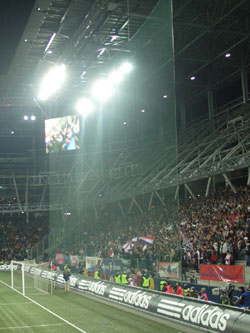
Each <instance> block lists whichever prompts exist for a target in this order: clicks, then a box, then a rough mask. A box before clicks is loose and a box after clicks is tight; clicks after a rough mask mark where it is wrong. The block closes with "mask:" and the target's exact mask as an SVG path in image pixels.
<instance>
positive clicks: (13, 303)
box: [0, 302, 32, 306]
mask: <svg viewBox="0 0 250 333" xmlns="http://www.w3.org/2000/svg"><path fill="white" fill-rule="evenodd" d="M28 303H32V302H12V303H0V306H5V305H7V306H8V305H19V304H20V305H22V304H28Z"/></svg>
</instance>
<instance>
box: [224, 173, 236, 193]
mask: <svg viewBox="0 0 250 333" xmlns="http://www.w3.org/2000/svg"><path fill="white" fill-rule="evenodd" d="M223 177H224V179H225V182H226V184H227V185H229V186H230V188H231V190H232V191H233V192H234V193H236V189H235V187H234V186H233V184H232V183H231V181H230V179H229V178H228V176H227V175H226V174H225V173H223Z"/></svg>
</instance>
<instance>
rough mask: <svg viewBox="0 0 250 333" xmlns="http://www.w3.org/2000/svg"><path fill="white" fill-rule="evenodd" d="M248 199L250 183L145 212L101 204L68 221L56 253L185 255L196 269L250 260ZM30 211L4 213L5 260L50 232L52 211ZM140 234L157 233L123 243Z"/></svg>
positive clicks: (1, 250) (1, 252)
mask: <svg viewBox="0 0 250 333" xmlns="http://www.w3.org/2000/svg"><path fill="white" fill-rule="evenodd" d="M249 202H250V189H249V187H237V188H236V192H235V193H234V192H233V191H232V190H231V189H230V188H228V187H227V188H225V189H222V190H219V191H217V192H216V193H211V194H210V196H208V197H201V196H199V197H197V198H196V199H192V198H187V199H186V200H183V202H180V204H179V205H177V202H172V203H171V204H170V202H169V201H168V205H166V206H163V205H161V204H159V205H155V206H152V207H151V209H150V211H147V210H146V211H145V212H144V213H142V214H141V213H139V214H134V213H133V214H129V215H128V216H122V215H121V214H120V215H118V214H117V212H113V213H112V210H111V213H110V211H108V210H106V209H105V208H103V207H102V208H101V209H99V210H96V211H95V216H93V214H92V216H90V215H88V214H86V215H85V217H84V219H83V220H82V221H80V222H79V221H78V223H75V221H73V220H72V223H68V226H67V228H68V229H65V230H63V231H64V232H65V236H64V237H63V241H62V242H61V243H60V239H59V238H58V244H57V248H56V252H60V253H64V254H68V255H69V254H73V255H82V256H86V255H87V256H100V257H102V258H107V257H109V256H113V255H114V256H119V257H125V258H131V259H132V260H134V261H137V262H138V260H139V262H140V261H143V260H144V261H147V262H148V263H149V266H150V268H151V267H152V265H153V263H156V262H157V261H163V262H175V261H178V260H180V259H182V261H183V262H184V263H185V265H186V266H187V267H191V266H192V267H193V268H195V269H196V270H197V271H198V270H199V264H200V263H202V264H210V263H211V264H217V263H222V264H226V265H232V264H234V262H235V260H238V259H243V258H244V256H245V254H246V255H247V252H246V251H249V259H250V245H249V237H250V203H249ZM25 215H26V214H23V215H22V214H20V215H17V214H13V215H12V216H10V215H3V216H2V217H1V218H0V241H1V247H0V259H23V258H25V257H26V255H27V250H28V249H29V248H31V247H32V246H33V245H35V244H36V243H37V242H38V241H39V240H41V239H42V238H43V237H44V236H45V235H46V234H48V231H49V230H48V219H49V218H48V216H44V215H39V214H33V215H31V216H30V218H29V223H27V222H26V217H25ZM73 219H74V218H73ZM74 223H75V224H74ZM63 228H64V227H63ZM140 236H152V237H154V242H153V245H152V246H146V247H145V244H144V243H140V242H138V241H137V242H136V243H133V245H132V248H131V250H130V251H127V250H126V249H125V248H124V244H126V243H128V242H132V239H134V238H135V237H140ZM249 261H250V260H249ZM249 265H250V262H249Z"/></svg>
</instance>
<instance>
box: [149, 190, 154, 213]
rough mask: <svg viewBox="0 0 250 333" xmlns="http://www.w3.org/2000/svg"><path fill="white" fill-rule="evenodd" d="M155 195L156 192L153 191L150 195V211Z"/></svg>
mask: <svg viewBox="0 0 250 333" xmlns="http://www.w3.org/2000/svg"><path fill="white" fill-rule="evenodd" d="M153 197H154V192H152V193H151V195H150V199H149V203H148V211H150V208H151V205H152V200H153Z"/></svg>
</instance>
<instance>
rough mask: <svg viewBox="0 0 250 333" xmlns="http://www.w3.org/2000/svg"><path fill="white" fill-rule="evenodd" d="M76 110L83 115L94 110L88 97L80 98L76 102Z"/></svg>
mask: <svg viewBox="0 0 250 333" xmlns="http://www.w3.org/2000/svg"><path fill="white" fill-rule="evenodd" d="M76 110H77V111H78V112H79V113H80V114H82V115H83V116H87V115H88V114H89V113H90V112H92V111H93V110H94V105H93V103H92V102H91V100H90V99H88V98H82V99H80V100H79V101H78V102H77V103H76Z"/></svg>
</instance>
